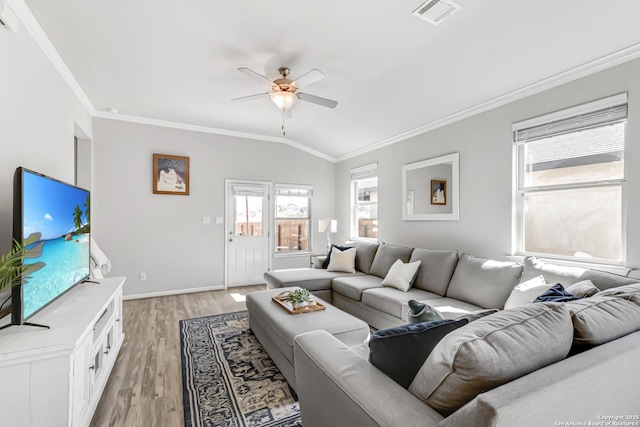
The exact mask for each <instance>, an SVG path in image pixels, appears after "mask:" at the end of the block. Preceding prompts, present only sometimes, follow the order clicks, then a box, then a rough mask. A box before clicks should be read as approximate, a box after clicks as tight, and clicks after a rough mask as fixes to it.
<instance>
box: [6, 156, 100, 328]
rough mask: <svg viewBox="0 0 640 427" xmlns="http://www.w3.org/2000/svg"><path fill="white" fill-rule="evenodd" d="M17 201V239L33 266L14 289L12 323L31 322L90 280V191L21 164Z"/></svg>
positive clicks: (14, 215)
mask: <svg viewBox="0 0 640 427" xmlns="http://www.w3.org/2000/svg"><path fill="white" fill-rule="evenodd" d="M13 202H14V204H13V238H14V239H15V240H16V241H18V242H23V244H24V245H26V246H25V250H26V251H27V252H26V255H25V257H24V259H23V263H24V264H29V265H31V266H32V267H31V268H30V269H28V270H27V271H26V273H25V274H24V275H23V280H22V284H21V285H18V286H14V288H13V289H12V293H11V324H13V325H20V324H32V323H30V322H27V320H29V319H30V318H31V317H33V316H34V315H35V314H36V313H38V312H39V311H41V310H42V309H43V308H45V307H46V306H47V305H49V304H50V303H51V302H53V301H54V300H56V299H57V298H59V297H60V296H61V295H63V294H64V293H66V292H68V291H69V290H70V289H71V288H73V287H74V286H75V285H77V284H79V283H81V282H83V281H84V280H87V279H88V278H89V267H90V265H89V262H90V261H89V236H90V227H89V219H90V214H89V208H90V201H89V191H87V190H85V189H82V188H79V187H76V186H73V185H70V184H66V183H64V182H62V181H58V180H56V179H53V178H51V177H48V176H45V175H43V174H40V173H37V172H34V171H31V170H28V169H26V168H22V167H20V168H18V169H16V172H15V175H14V200H13ZM32 325H33V324H32ZM34 326H42V325H34Z"/></svg>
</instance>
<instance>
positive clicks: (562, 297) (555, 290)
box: [533, 283, 580, 302]
mask: <svg viewBox="0 0 640 427" xmlns="http://www.w3.org/2000/svg"><path fill="white" fill-rule="evenodd" d="M578 299H580V297H577V296H575V295H571V294H570V293H569V292H567V290H566V289H565V288H564V286H562V285H561V284H560V283H558V284H556V285H553V286H552V287H550V288H549V289H548V290H547V291H546V292H544V293H543V294H541V295H540V296H538V297H537V298H536V299H535V300H533V302H569V301H575V300H578Z"/></svg>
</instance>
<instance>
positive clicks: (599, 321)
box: [565, 294, 640, 346]
mask: <svg viewBox="0 0 640 427" xmlns="http://www.w3.org/2000/svg"><path fill="white" fill-rule="evenodd" d="M627 298H628V299H627ZM565 305H566V306H567V307H568V309H569V311H570V312H571V320H572V321H573V328H574V330H575V331H574V337H573V342H574V344H575V345H576V346H585V345H587V346H593V345H600V344H603V343H606V342H609V341H612V340H615V339H617V338H620V337H622V336H624V335H627V334H629V333H631V332H634V331H637V330H639V329H640V298H638V297H636V296H634V295H628V296H626V297H625V296H623V295H617V296H612V295H600V294H597V295H594V296H592V297H590V298H583V299H580V300H577V301H571V302H568V303H566V304H565Z"/></svg>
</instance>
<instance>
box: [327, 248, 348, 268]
mask: <svg viewBox="0 0 640 427" xmlns="http://www.w3.org/2000/svg"><path fill="white" fill-rule="evenodd" d="M333 248H338V249H340V250H341V251H344V250H346V249H351V248H353V246H340V245H334V244H332V245H331V247H330V248H329V252H327V257H326V258H325V260H324V262H323V263H322V268H324V269H325V270H326V269H327V267H329V262H331V251H332V250H333Z"/></svg>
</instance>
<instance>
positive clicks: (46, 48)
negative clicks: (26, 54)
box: [6, 0, 96, 115]
mask: <svg viewBox="0 0 640 427" xmlns="http://www.w3.org/2000/svg"><path fill="white" fill-rule="evenodd" d="M6 2H7V3H9V5H10V6H11V8H12V9H13V11H14V12H15V14H16V16H17V17H18V19H20V21H21V22H22V24H23V25H24V27H25V28H26V29H27V31H29V34H31V36H32V37H33V39H34V40H35V41H36V43H37V44H38V46H40V49H42V51H43V52H44V54H45V55H46V56H47V58H48V59H49V61H51V64H53V66H54V68H55V69H56V70H57V71H58V73H59V74H60V76H61V77H62V79H63V80H64V81H65V82H66V83H67V85H69V88H70V89H71V90H72V91H73V93H74V94H75V95H76V96H77V97H78V100H79V101H80V102H81V103H82V105H83V106H84V108H86V109H87V111H88V112H89V114H91V115H94V113H95V112H96V109H95V107H94V106H93V104H92V103H91V101H90V100H89V97H88V96H87V94H86V93H85V92H84V90H82V88H81V87H80V85H79V84H78V81H77V80H76V79H75V77H73V74H72V73H71V70H69V67H67V64H65V62H64V61H63V60H62V57H61V56H60V54H59V53H58V51H57V50H56V48H55V47H54V46H53V43H51V40H49V37H47V35H46V34H45V32H44V30H43V29H42V27H41V26H40V23H38V21H37V19H36V17H35V16H33V13H32V12H31V9H29V6H27V4H26V3H25V2H24V0H6Z"/></svg>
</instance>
